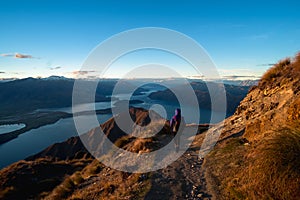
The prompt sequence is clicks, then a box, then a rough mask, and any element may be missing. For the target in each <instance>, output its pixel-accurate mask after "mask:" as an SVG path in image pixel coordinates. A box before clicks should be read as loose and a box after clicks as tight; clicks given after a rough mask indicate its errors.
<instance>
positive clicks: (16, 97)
mask: <svg viewBox="0 0 300 200" xmlns="http://www.w3.org/2000/svg"><path fill="white" fill-rule="evenodd" d="M74 81H75V80H74V79H67V78H62V77H49V78H45V79H36V78H26V79H19V80H14V81H10V82H0V102H1V104H0V111H1V114H0V115H2V116H5V115H10V114H11V115H14V114H17V113H23V112H31V111H34V110H35V109H41V108H56V107H67V106H71V105H72V92H73V85H74ZM82 83H83V84H85V85H86V87H83V90H82V92H83V93H85V92H90V91H88V89H87V88H88V86H89V85H90V84H93V82H92V81H85V80H82ZM116 83H117V81H116V80H105V81H101V83H100V84H99V85H98V88H97V91H96V94H95V100H96V101H97V102H99V101H110V100H111V99H110V97H106V96H109V95H111V94H112V91H113V89H114V86H115V84H116ZM120 85H121V91H123V92H126V91H127V90H130V88H132V87H133V85H132V84H130V83H129V82H126V81H123V82H121V84H120ZM140 91H145V90H144V89H139V90H138V91H137V92H140Z"/></svg>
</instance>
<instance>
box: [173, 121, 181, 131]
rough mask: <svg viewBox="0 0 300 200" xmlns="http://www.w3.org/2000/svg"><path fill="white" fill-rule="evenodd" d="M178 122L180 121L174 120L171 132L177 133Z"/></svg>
mask: <svg viewBox="0 0 300 200" xmlns="http://www.w3.org/2000/svg"><path fill="white" fill-rule="evenodd" d="M180 121H181V120H176V119H175V120H174V125H173V128H172V131H173V132H176V133H177V132H178V130H179V126H180Z"/></svg>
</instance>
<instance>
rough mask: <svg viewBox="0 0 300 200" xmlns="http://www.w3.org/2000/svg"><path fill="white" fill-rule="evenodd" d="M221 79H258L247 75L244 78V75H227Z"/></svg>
mask: <svg viewBox="0 0 300 200" xmlns="http://www.w3.org/2000/svg"><path fill="white" fill-rule="evenodd" d="M223 78H225V79H255V78H259V77H258V76H254V75H249V76H245V75H229V76H223Z"/></svg>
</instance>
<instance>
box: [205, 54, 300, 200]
mask: <svg viewBox="0 0 300 200" xmlns="http://www.w3.org/2000/svg"><path fill="white" fill-rule="evenodd" d="M299 88H300V54H298V55H297V56H296V57H295V58H294V59H284V60H282V61H280V62H279V63H278V64H276V65H274V67H272V68H271V69H269V70H268V71H267V72H266V73H265V74H264V76H263V77H262V79H261V81H260V82H259V84H258V86H257V87H254V88H252V89H251V91H250V92H249V94H248V95H247V97H246V98H245V99H244V100H243V101H242V102H241V104H240V106H239V107H238V109H237V111H236V112H235V115H233V116H232V117H230V118H228V119H226V121H225V126H224V129H223V133H222V135H221V140H220V141H219V142H218V144H217V146H216V148H215V149H214V150H213V151H212V152H211V153H210V154H209V155H208V156H207V157H206V159H205V164H204V166H205V169H206V172H207V173H206V177H207V180H209V182H210V185H211V191H213V192H214V193H215V196H216V198H217V199H299V194H300V159H299V156H300V126H299V124H300V123H299V122H300V104H299V103H300V92H299V91H300V90H299Z"/></svg>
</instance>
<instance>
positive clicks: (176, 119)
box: [170, 108, 185, 152]
mask: <svg viewBox="0 0 300 200" xmlns="http://www.w3.org/2000/svg"><path fill="white" fill-rule="evenodd" d="M184 127H185V121H184V117H182V116H181V110H180V109H179V108H176V110H175V115H174V116H173V117H172V119H171V121H170V128H171V133H172V135H173V136H174V137H175V138H174V143H175V149H176V152H178V151H179V148H180V135H181V133H182V130H183V128H184ZM176 135H177V136H176Z"/></svg>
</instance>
